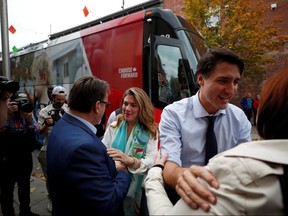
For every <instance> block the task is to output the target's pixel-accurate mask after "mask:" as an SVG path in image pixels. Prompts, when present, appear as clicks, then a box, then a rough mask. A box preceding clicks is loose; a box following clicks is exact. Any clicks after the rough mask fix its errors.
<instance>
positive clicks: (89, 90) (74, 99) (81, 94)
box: [68, 76, 110, 113]
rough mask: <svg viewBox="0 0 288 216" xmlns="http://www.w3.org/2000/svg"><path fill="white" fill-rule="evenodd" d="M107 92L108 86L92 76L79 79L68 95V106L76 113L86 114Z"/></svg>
mask: <svg viewBox="0 0 288 216" xmlns="http://www.w3.org/2000/svg"><path fill="white" fill-rule="evenodd" d="M109 91H110V87H109V84H108V83H107V82H106V81H104V80H100V79H98V78H96V77H94V76H83V77H80V78H79V79H78V80H77V81H76V82H75V83H74V84H73V86H72V89H71V91H70V93H69V98H68V106H69V107H70V108H71V109H73V110H76V111H78V112H83V113H88V112H90V111H91V109H92V108H93V107H94V105H95V103H96V102H97V101H100V100H103V99H104V97H105V95H106V93H107V92H109Z"/></svg>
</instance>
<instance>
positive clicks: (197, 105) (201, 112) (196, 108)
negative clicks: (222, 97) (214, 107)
mask: <svg viewBox="0 0 288 216" xmlns="http://www.w3.org/2000/svg"><path fill="white" fill-rule="evenodd" d="M192 103H193V112H194V116H195V118H203V117H206V116H210V114H209V113H208V112H207V111H206V110H205V108H204V107H203V106H202V104H201V102H200V100H199V91H198V92H197V93H196V94H195V95H194V96H193V97H192ZM220 114H221V115H225V114H226V109H220V110H218V111H217V112H216V113H215V114H214V116H218V115H220Z"/></svg>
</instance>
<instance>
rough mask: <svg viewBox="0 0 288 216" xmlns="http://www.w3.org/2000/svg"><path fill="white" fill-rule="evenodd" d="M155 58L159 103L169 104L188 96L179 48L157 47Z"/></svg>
mask: <svg viewBox="0 0 288 216" xmlns="http://www.w3.org/2000/svg"><path fill="white" fill-rule="evenodd" d="M157 56H158V58H159V59H158V61H157V64H158V65H157V68H158V69H159V71H158V98H159V101H161V102H164V103H167V104H170V103H172V102H173V101H177V100H180V99H182V98H184V97H188V96H190V93H189V89H188V88H189V87H188V84H187V82H188V81H187V79H186V75H185V71H184V67H183V64H182V55H181V51H180V48H179V47H173V46H167V45H159V46H158V49H157Z"/></svg>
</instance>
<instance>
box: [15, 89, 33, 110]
mask: <svg viewBox="0 0 288 216" xmlns="http://www.w3.org/2000/svg"><path fill="white" fill-rule="evenodd" d="M10 99H11V100H12V101H15V102H17V105H18V109H19V111H23V112H28V113H29V112H32V111H33V109H34V106H33V104H32V103H31V102H30V100H29V99H28V95H27V94H26V93H24V92H18V93H15V94H13V96H12V97H11V98H10Z"/></svg>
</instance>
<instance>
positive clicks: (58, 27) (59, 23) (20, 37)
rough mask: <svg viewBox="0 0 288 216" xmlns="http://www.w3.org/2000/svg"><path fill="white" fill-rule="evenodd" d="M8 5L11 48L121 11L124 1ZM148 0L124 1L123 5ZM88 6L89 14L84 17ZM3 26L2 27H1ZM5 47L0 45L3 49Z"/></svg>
mask: <svg viewBox="0 0 288 216" xmlns="http://www.w3.org/2000/svg"><path fill="white" fill-rule="evenodd" d="M6 1H7V5H8V28H9V27H10V26H11V25H13V26H14V28H15V29H16V32H15V33H14V34H12V33H10V32H8V34H9V50H10V51H11V50H12V47H13V46H16V47H17V48H20V47H23V46H26V45H28V44H30V43H35V42H39V41H42V40H46V39H48V35H50V34H53V33H56V32H59V31H62V30H65V29H68V28H71V27H74V26H77V25H80V24H82V23H86V22H90V21H92V20H94V19H98V18H100V17H103V16H106V15H108V14H110V13H114V12H116V11H120V10H122V8H121V6H123V0H49V1H47V0H6ZM146 1H148V0H124V8H125V9H126V8H128V7H131V6H133V5H136V4H140V3H142V2H146ZM85 6H86V7H87V9H88V11H89V15H88V16H87V17H85V16H84V13H83V8H84V7H85ZM0 27H1V26H0ZM1 50H2V46H0V52H1Z"/></svg>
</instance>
